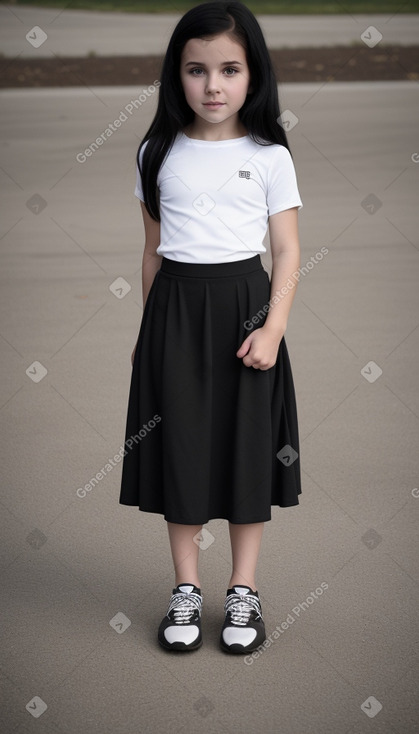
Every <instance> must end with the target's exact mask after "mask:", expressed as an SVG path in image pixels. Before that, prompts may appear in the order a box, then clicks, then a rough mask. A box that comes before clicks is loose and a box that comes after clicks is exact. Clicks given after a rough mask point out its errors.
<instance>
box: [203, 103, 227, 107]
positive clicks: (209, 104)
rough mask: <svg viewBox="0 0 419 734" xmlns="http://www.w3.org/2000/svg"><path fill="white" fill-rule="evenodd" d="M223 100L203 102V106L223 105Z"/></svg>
mask: <svg viewBox="0 0 419 734" xmlns="http://www.w3.org/2000/svg"><path fill="white" fill-rule="evenodd" d="M224 104H225V102H204V107H223V106H224Z"/></svg>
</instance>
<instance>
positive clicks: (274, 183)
mask: <svg viewBox="0 0 419 734" xmlns="http://www.w3.org/2000/svg"><path fill="white" fill-rule="evenodd" d="M267 203H268V215H269V216H271V215H272V214H277V213H278V212H282V211H284V210H285V209H292V207H295V206H297V207H298V209H301V208H302V207H303V203H302V201H301V197H300V193H299V191H298V185H297V177H296V173H295V168H294V163H293V160H292V158H291V154H290V152H289V150H288V148H285V146H283V145H278V146H275V150H274V151H272V157H271V161H270V165H269V173H268V192H267Z"/></svg>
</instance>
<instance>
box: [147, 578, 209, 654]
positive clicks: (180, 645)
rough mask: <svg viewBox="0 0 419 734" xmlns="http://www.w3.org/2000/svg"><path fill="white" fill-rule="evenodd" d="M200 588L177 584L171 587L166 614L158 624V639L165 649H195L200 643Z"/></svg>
mask: <svg viewBox="0 0 419 734" xmlns="http://www.w3.org/2000/svg"><path fill="white" fill-rule="evenodd" d="M201 609H202V595H201V589H198V588H197V587H196V586H194V585H193V584H179V586H176V588H175V589H173V594H172V596H171V598H170V603H169V608H168V610H167V614H166V616H165V617H164V619H162V621H161V624H160V626H159V632H158V640H159V642H160V645H162V646H163V647H165V648H166V650H196V649H197V648H198V647H201V645H202V635H201Z"/></svg>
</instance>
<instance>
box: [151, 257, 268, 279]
mask: <svg viewBox="0 0 419 734" xmlns="http://www.w3.org/2000/svg"><path fill="white" fill-rule="evenodd" d="M160 269H161V271H162V272H163V273H168V274H170V275H178V276H180V277H190V278H226V277H234V276H237V275H248V274H249V273H253V272H256V271H259V270H263V266H262V262H261V259H260V255H255V256H254V257H249V258H247V259H246V260H235V261H234V262H226V263H184V262H178V261H177V260H170V258H167V257H163V260H162V263H161V268H160Z"/></svg>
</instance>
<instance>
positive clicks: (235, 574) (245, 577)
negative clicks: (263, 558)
mask: <svg viewBox="0 0 419 734" xmlns="http://www.w3.org/2000/svg"><path fill="white" fill-rule="evenodd" d="M263 528H264V523H263V522H254V523H249V524H246V525H239V524H236V523H229V530H230V541H231V555H232V560H233V570H232V574H231V578H230V583H229V587H228V588H229V589H231V588H232V586H233V585H240V584H244V585H245V586H250V588H251V589H252V590H253V591H256V582H255V572H256V564H257V562H258V557H259V551H260V544H261V541H262V534H263Z"/></svg>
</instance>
